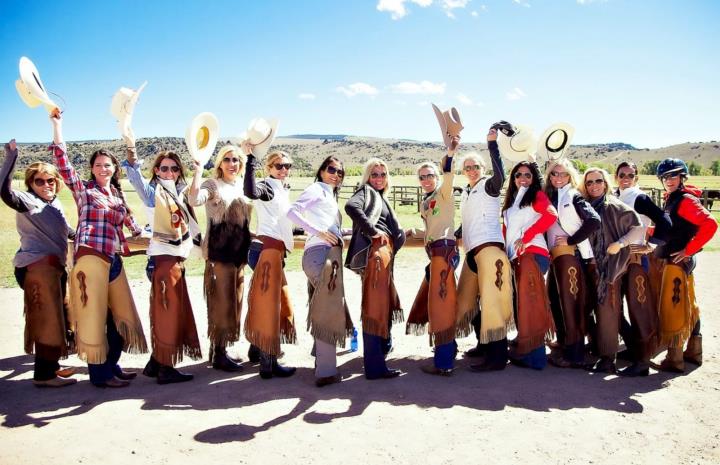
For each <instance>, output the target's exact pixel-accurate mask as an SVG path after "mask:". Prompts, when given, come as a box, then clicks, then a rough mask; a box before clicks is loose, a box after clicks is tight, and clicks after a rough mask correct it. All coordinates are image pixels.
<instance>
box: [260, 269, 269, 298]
mask: <svg viewBox="0 0 720 465" xmlns="http://www.w3.org/2000/svg"><path fill="white" fill-rule="evenodd" d="M260 276H261V281H260V290H261V291H262V292H263V294H264V293H265V292H267V290H268V288H269V287H270V263H269V262H265V263H263V267H262V272H261V275H260Z"/></svg>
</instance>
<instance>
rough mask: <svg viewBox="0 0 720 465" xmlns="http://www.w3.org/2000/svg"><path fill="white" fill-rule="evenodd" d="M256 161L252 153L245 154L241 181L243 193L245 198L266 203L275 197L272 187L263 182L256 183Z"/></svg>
mask: <svg viewBox="0 0 720 465" xmlns="http://www.w3.org/2000/svg"><path fill="white" fill-rule="evenodd" d="M257 163H258V162H257V160H256V158H255V157H254V156H253V154H252V152H250V153H248V154H247V162H246V163H245V178H244V179H243V192H244V193H245V196H246V197H248V198H250V199H252V200H262V201H264V202H267V201H269V200H272V199H273V197H274V196H275V192H273V189H272V187H270V186H268V185H267V184H266V183H264V182H257V180H256V179H255V171H256V170H257V166H256V164H257Z"/></svg>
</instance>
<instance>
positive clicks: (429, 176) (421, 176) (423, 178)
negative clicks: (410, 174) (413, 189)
mask: <svg viewBox="0 0 720 465" xmlns="http://www.w3.org/2000/svg"><path fill="white" fill-rule="evenodd" d="M434 177H435V175H434V174H432V173H429V174H419V175H418V179H419V180H421V181H426V180H428V179H433V178H434Z"/></svg>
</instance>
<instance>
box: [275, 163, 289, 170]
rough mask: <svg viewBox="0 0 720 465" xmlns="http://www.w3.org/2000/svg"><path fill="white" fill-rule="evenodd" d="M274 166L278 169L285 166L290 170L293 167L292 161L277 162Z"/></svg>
mask: <svg viewBox="0 0 720 465" xmlns="http://www.w3.org/2000/svg"><path fill="white" fill-rule="evenodd" d="M273 167H274V168H275V169H276V170H278V171H280V170H282V169H283V168H285V169H286V170H288V171H290V168H292V163H275V164H274V165H273Z"/></svg>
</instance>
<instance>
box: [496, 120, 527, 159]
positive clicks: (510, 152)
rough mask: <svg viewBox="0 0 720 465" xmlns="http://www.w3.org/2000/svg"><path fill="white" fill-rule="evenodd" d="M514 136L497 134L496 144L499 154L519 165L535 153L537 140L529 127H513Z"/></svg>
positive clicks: (500, 132)
mask: <svg viewBox="0 0 720 465" xmlns="http://www.w3.org/2000/svg"><path fill="white" fill-rule="evenodd" d="M513 129H514V131H515V134H513V135H512V136H510V137H508V136H506V135H505V134H503V133H502V131H499V132H498V135H497V143H498V148H499V149H500V154H501V155H502V156H503V157H505V158H507V159H508V160H510V161H513V162H515V163H519V162H521V161H527V160H528V159H529V157H530V155H531V154H533V153H535V149H536V145H537V139H535V135H534V134H533V130H532V128H531V127H529V126H523V125H520V124H518V125H513Z"/></svg>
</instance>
